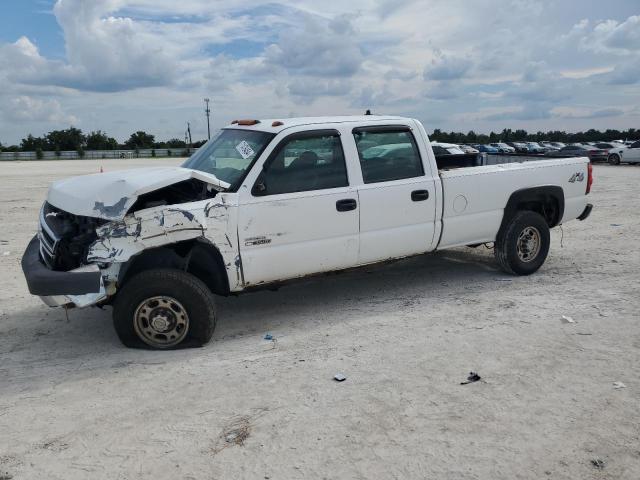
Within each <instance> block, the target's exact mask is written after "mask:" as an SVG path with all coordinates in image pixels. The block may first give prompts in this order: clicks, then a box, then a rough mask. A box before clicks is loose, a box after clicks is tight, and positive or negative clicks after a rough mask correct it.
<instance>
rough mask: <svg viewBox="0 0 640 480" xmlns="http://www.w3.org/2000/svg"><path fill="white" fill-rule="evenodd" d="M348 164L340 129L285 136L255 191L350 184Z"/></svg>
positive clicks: (272, 192) (258, 192) (257, 182)
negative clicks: (339, 132) (338, 130)
mask: <svg viewBox="0 0 640 480" xmlns="http://www.w3.org/2000/svg"><path fill="white" fill-rule="evenodd" d="M348 184H349V182H348V179H347V168H346V165H345V161H344V152H343V150H342V144H341V142H340V136H339V134H338V132H337V131H333V130H330V131H321V132H303V133H301V134H294V135H292V136H291V137H289V138H287V139H285V140H283V142H282V143H281V144H280V145H279V146H278V147H277V148H276V150H275V151H274V153H272V154H271V156H270V157H269V159H268V160H267V161H266V163H265V166H264V168H263V172H262V173H261V174H260V176H259V177H258V180H256V183H255V185H254V187H253V190H252V192H253V194H254V195H276V194H282V193H294V192H306V191H311V190H325V189H329V188H338V187H346V186H348Z"/></svg>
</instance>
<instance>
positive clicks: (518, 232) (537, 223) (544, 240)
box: [494, 211, 551, 275]
mask: <svg viewBox="0 0 640 480" xmlns="http://www.w3.org/2000/svg"><path fill="white" fill-rule="evenodd" d="M550 241H551V238H550V233H549V226H548V225H547V222H546V221H545V219H544V218H543V217H542V215H540V214H539V213H536V212H531V211H521V212H518V213H516V214H515V215H514V216H513V218H511V220H509V222H508V223H507V224H506V225H505V226H504V228H503V229H502V230H501V231H500V232H499V233H498V238H497V239H496V244H495V248H494V253H495V257H496V260H497V261H498V264H499V265H500V268H502V270H504V271H505V272H507V273H512V274H515V275H530V274H532V273H533V272H535V271H536V270H538V269H539V268H540V267H541V266H542V264H543V263H544V261H545V260H546V258H547V255H548V253H549V245H550Z"/></svg>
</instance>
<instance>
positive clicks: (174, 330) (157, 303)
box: [133, 295, 189, 348]
mask: <svg viewBox="0 0 640 480" xmlns="http://www.w3.org/2000/svg"><path fill="white" fill-rule="evenodd" d="M133 326H134V328H135V331H136V333H137V334H138V337H140V339H141V340H142V341H143V342H144V343H146V344H147V345H150V346H152V347H155V348H169V347H173V346H174V345H177V344H178V343H180V342H181V341H182V340H184V337H185V336H186V335H187V332H188V331H189V315H188V314H187V310H186V309H185V308H184V307H183V306H182V304H181V303H180V302H178V301H177V300H176V299H175V298H173V297H167V296H164V295H160V296H157V297H150V298H147V299H146V300H144V301H142V302H141V303H140V305H138V308H136V311H135V313H134V316H133Z"/></svg>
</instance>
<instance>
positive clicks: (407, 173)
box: [353, 126, 424, 183]
mask: <svg viewBox="0 0 640 480" xmlns="http://www.w3.org/2000/svg"><path fill="white" fill-rule="evenodd" d="M353 136H354V138H355V141H356V146H357V147H358V156H359V157H360V167H361V168H362V178H363V180H364V183H378V182H389V181H392V180H401V179H404V178H412V177H420V176H422V175H424V168H423V166H422V160H421V158H420V152H419V151H418V146H417V145H416V141H415V139H414V138H413V134H412V133H411V130H409V128H408V127H395V126H393V127H388V129H385V128H384V127H373V128H366V127H365V128H356V129H354V130H353Z"/></svg>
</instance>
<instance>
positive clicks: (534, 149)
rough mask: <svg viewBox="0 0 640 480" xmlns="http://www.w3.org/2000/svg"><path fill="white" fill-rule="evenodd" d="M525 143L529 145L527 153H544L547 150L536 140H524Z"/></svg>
mask: <svg viewBox="0 0 640 480" xmlns="http://www.w3.org/2000/svg"><path fill="white" fill-rule="evenodd" d="M526 145H527V147H529V153H544V152H546V151H547V149H546V148H545V147H543V146H542V145H540V144H539V143H537V142H526Z"/></svg>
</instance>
